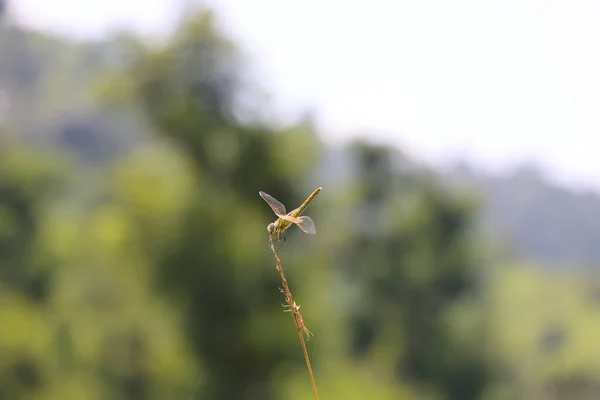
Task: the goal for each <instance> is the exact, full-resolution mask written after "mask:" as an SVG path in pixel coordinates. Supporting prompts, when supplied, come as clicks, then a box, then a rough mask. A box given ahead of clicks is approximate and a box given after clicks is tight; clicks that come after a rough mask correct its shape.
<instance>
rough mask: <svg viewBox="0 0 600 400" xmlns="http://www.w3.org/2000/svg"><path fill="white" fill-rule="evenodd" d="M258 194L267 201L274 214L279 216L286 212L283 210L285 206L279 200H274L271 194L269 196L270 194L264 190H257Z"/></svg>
mask: <svg viewBox="0 0 600 400" xmlns="http://www.w3.org/2000/svg"><path fill="white" fill-rule="evenodd" d="M258 194H260V197H262V198H263V200H264V201H266V202H267V204H268V205H269V206H270V207H271V210H273V212H274V213H275V215H277V216H278V217H281V216H283V215H285V214H287V213H286V212H285V206H284V205H283V204H281V202H280V201H278V200H276V199H275V198H274V197H273V196H271V195H270V194H267V193H265V192H258ZM292 222H294V221H292Z"/></svg>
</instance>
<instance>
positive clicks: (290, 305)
mask: <svg viewBox="0 0 600 400" xmlns="http://www.w3.org/2000/svg"><path fill="white" fill-rule="evenodd" d="M269 244H270V245H271V250H272V251H273V256H274V257H275V262H276V263H277V271H279V275H280V276H281V285H282V289H281V292H282V293H283V294H284V295H285V301H286V303H287V304H286V305H285V306H284V307H286V308H287V310H286V311H288V312H291V313H292V316H293V317H294V324H295V325H296V331H297V332H298V337H299V338H300V344H301V345H302V352H303V353H304V361H305V362H306V368H308V375H309V377H310V383H311V385H312V389H313V393H314V395H315V400H319V395H318V394H317V384H316V383H315V377H314V376H313V372H312V368H311V366H310V360H309V359H308V350H307V349H306V342H305V340H304V335H306V338H307V339H308V338H309V337H310V335H311V334H312V333H311V332H310V331H309V330H308V328H307V327H306V325H304V320H303V319H302V314H300V306H298V305H296V303H295V302H294V300H293V298H292V292H291V291H290V287H289V285H288V283H287V279H285V275H284V273H283V267H282V266H281V260H280V259H279V256H278V255H277V251H276V250H275V246H274V245H273V238H272V237H269Z"/></svg>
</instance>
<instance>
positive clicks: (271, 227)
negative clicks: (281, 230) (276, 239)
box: [267, 222, 277, 235]
mask: <svg viewBox="0 0 600 400" xmlns="http://www.w3.org/2000/svg"><path fill="white" fill-rule="evenodd" d="M267 231H269V234H271V235H275V233H277V229H276V228H275V223H273V222H271V223H270V224H269V226H267Z"/></svg>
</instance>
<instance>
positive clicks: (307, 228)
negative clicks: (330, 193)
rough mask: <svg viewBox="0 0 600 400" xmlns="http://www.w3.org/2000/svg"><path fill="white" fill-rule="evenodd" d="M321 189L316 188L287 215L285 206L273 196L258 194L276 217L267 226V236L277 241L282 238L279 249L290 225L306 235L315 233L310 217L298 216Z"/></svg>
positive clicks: (263, 193)
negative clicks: (273, 237) (294, 225)
mask: <svg viewBox="0 0 600 400" xmlns="http://www.w3.org/2000/svg"><path fill="white" fill-rule="evenodd" d="M321 189H322V188H321V187H318V188H316V189H315V191H314V192H312V193H311V194H310V196H308V197H307V198H306V200H304V202H303V203H302V204H301V205H300V207H298V208H296V209H295V210H293V211H290V212H289V213H286V211H285V206H284V205H283V204H282V203H281V202H280V201H278V200H276V199H275V198H274V197H273V196H271V195H269V194H267V193H265V192H258V194H260V197H262V198H263V200H264V201H266V202H267V204H268V205H269V206H270V207H271V209H272V210H273V212H274V213H275V215H277V220H276V221H275V222H271V223H270V224H269V226H267V231H269V234H270V235H271V236H275V237H276V238H277V240H278V241H279V240H281V237H283V243H282V244H281V246H279V248H281V247H282V246H283V244H284V243H285V240H286V237H285V230H286V229H288V228H289V227H290V226H292V224H296V225H297V226H298V228H300V229H302V230H303V231H304V232H306V233H310V234H311V235H314V234H315V233H317V230H316V228H315V223H314V222H313V220H312V219H310V217H307V216H302V217H301V216H300V215H301V214H302V213H303V212H304V210H305V209H306V207H308V205H309V204H310V202H311V201H312V200H313V199H314V198H315V196H316V195H317V194H319V192H320V191H321Z"/></svg>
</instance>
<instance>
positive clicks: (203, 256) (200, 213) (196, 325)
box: [105, 12, 316, 400]
mask: <svg viewBox="0 0 600 400" xmlns="http://www.w3.org/2000/svg"><path fill="white" fill-rule="evenodd" d="M240 71H241V67H240V60H238V55H237V53H236V51H235V49H234V47H233V46H232V44H231V43H230V42H228V41H227V40H226V39H225V38H223V37H222V36H221V35H220V34H219V33H218V32H217V31H216V29H215V27H214V24H213V21H212V16H211V14H210V13H208V12H202V13H200V14H199V15H194V16H191V17H190V18H189V19H187V20H186V21H185V23H184V24H183V26H182V27H181V28H180V30H179V31H178V32H177V33H176V34H175V35H174V36H173V37H172V39H171V41H170V42H169V43H168V45H167V46H166V47H164V48H161V49H158V50H155V49H146V50H145V51H144V52H141V53H140V54H139V55H138V56H137V58H136V59H134V61H133V63H132V65H131V69H130V70H128V72H127V73H126V74H124V75H122V76H121V78H120V79H119V78H115V81H113V85H114V86H113V87H114V88H115V90H118V91H119V93H120V94H119V96H121V99H122V100H123V101H128V100H127V96H124V95H123V93H124V92H123V89H124V88H129V90H130V94H131V96H132V97H131V98H130V99H129V101H133V102H139V103H141V104H143V105H144V110H145V113H146V115H147V116H148V117H149V119H150V120H151V122H152V123H153V125H154V129H155V130H156V131H157V132H158V133H160V134H161V135H162V136H163V137H164V138H166V139H167V140H168V141H169V143H171V144H172V145H174V146H175V148H176V149H178V150H176V152H177V153H179V154H180V156H184V159H186V160H187V165H189V166H190V167H191V172H190V173H191V176H192V178H191V179H192V182H191V183H190V187H191V188H193V190H192V194H191V196H192V198H193V201H191V202H190V204H189V206H188V208H187V210H186V211H185V214H184V215H185V216H184V217H183V220H182V224H181V226H180V228H179V229H181V232H182V235H181V236H180V237H179V240H178V241H176V242H174V243H173V245H172V246H171V247H169V248H166V249H165V248H164V247H160V246H159V247H156V246H154V245H153V243H156V241H155V240H152V238H151V237H147V239H146V240H143V241H142V242H141V243H142V245H143V246H146V247H145V249H146V250H145V251H147V252H148V254H153V259H154V260H156V262H157V264H158V266H157V269H156V271H155V272H156V277H157V282H158V283H159V285H160V286H161V287H162V288H163V289H165V290H166V292H167V293H169V294H170V295H171V298H172V299H173V301H174V302H175V303H176V304H177V305H178V306H179V307H181V308H182V309H183V310H184V314H185V317H184V318H185V326H186V331H187V333H188V337H189V339H190V341H191V343H192V346H193V349H194V354H195V356H196V357H197V360H198V362H199V363H201V364H202V365H203V369H204V370H205V371H206V373H207V374H208V377H207V381H206V384H205V385H204V386H203V387H202V390H201V392H199V393H198V398H203V399H261V400H262V399H270V398H276V394H275V389H274V384H275V382H274V381H273V379H272V378H271V377H272V374H273V373H275V371H276V367H277V366H279V365H280V364H281V363H282V361H284V360H286V359H291V356H292V355H294V356H297V355H298V348H297V346H298V344H297V343H296V342H294V340H296V339H297V338H294V334H295V333H294V328H293V325H290V324H291V321H290V320H289V319H288V318H286V317H285V316H284V314H282V313H281V309H280V307H279V305H280V304H281V294H280V293H279V291H278V290H277V288H278V286H279V282H278V276H277V274H276V273H275V271H274V270H273V269H272V268H269V266H270V265H272V264H273V260H272V256H271V255H269V253H268V245H267V232H266V229H265V221H269V220H271V219H273V218H274V216H273V215H272V213H271V212H270V209H269V208H268V207H267V206H266V205H265V204H263V203H262V202H261V200H260V198H259V197H258V191H259V190H261V189H264V190H267V191H269V192H272V193H277V196H278V198H280V199H281V200H282V201H288V200H290V199H292V198H294V199H295V200H296V201H298V199H299V198H300V196H298V195H297V194H296V192H295V189H296V188H301V184H302V181H303V177H304V175H306V174H307V172H308V171H309V170H310V167H311V163H310V161H311V157H310V154H311V153H312V152H313V150H314V148H315V147H316V141H315V139H314V135H313V133H312V132H309V131H308V130H307V129H303V128H302V127H291V128H290V129H287V130H283V131H279V132H278V131H275V130H273V129H270V128H268V127H266V126H265V125H264V124H262V123H260V122H259V121H258V120H257V121H255V122H248V121H245V122H244V123H242V122H241V121H240V120H239V118H238V114H239V112H240V103H239V102H238V99H239V96H240V95H246V94H247V93H242V92H243V91H244V86H243V82H242V79H241V72H240ZM105 95H110V92H109V91H105ZM125 171H126V170H125V169H123V170H122V172H120V173H119V174H117V176H120V178H118V179H120V180H122V181H123V182H128V183H127V184H122V185H121V186H120V187H123V188H125V187H131V188H135V187H139V188H140V189H139V190H140V191H142V190H145V189H143V188H142V187H141V186H140V185H141V184H142V182H143V180H140V179H139V178H134V177H135V175H133V176H131V178H127V175H128V174H127V173H126V172H125ZM148 189H150V190H151V192H148V196H150V197H151V196H155V194H154V193H153V191H154V188H152V186H148ZM128 193H130V194H128ZM133 193H135V192H131V190H127V192H123V197H122V201H123V202H125V203H129V204H132V205H133V204H136V201H137V200H135V198H132V197H131V195H132V194H133ZM136 198H137V196H136ZM136 208H137V207H134V208H133V209H136ZM259 210H260V211H259ZM139 218H140V219H139V220H138V223H139V224H141V225H140V226H146V225H148V224H150V225H149V226H152V219H150V218H151V216H150V215H145V216H144V215H140V217H139ZM151 232H152V229H144V230H143V232H142V233H141V234H142V235H149V234H151ZM257 232H263V235H260V234H257ZM161 249H162V250H161ZM282 332H284V333H282ZM285 332H289V336H287V337H286V335H285ZM294 359H295V360H297V362H299V363H301V362H302V360H301V359H300V358H298V357H294Z"/></svg>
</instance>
